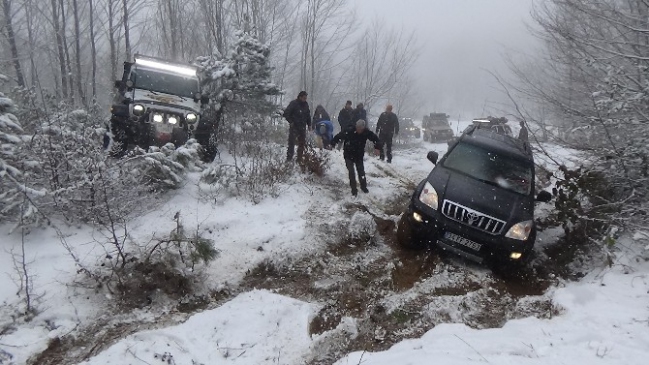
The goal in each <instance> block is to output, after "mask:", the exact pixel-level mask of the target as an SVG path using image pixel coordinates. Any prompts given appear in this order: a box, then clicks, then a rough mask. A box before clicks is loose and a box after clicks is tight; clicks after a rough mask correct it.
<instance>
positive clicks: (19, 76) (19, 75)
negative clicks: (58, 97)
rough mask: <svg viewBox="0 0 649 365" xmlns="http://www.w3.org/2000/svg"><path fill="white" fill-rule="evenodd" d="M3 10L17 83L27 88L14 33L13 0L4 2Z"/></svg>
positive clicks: (4, 0) (3, 0)
mask: <svg viewBox="0 0 649 365" xmlns="http://www.w3.org/2000/svg"><path fill="white" fill-rule="evenodd" d="M2 10H3V12H2V13H3V15H4V28H5V29H4V32H3V33H4V34H5V37H6V38H7V42H9V48H10V49H11V58H12V62H13V65H14V70H15V72H16V82H17V83H18V86H20V87H25V77H24V74H23V69H22V67H21V65H20V54H19V53H18V45H17V44H16V34H15V33H14V27H13V18H14V14H13V13H12V12H11V0H2Z"/></svg>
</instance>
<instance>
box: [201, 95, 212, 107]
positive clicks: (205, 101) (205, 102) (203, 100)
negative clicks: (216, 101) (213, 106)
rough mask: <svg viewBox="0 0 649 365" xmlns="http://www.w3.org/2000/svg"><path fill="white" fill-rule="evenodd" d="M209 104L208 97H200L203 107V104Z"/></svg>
mask: <svg viewBox="0 0 649 365" xmlns="http://www.w3.org/2000/svg"><path fill="white" fill-rule="evenodd" d="M209 102H210V97H209V96H207V95H201V104H203V105H205V104H209Z"/></svg>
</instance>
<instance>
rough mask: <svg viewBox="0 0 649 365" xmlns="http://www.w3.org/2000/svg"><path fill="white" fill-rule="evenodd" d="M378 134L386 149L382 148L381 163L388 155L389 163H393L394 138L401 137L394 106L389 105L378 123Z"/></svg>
mask: <svg viewBox="0 0 649 365" xmlns="http://www.w3.org/2000/svg"><path fill="white" fill-rule="evenodd" d="M376 134H378V136H379V138H380V139H381V143H382V144H383V146H384V148H385V150H386V151H385V153H383V152H384V151H383V150H384V148H381V161H383V160H385V155H386V154H387V155H388V163H391V162H392V138H393V137H394V136H398V135H399V118H397V115H396V114H394V113H393V112H392V105H390V104H388V105H387V106H386V107H385V111H384V112H383V113H381V116H379V121H378V122H377V123H376Z"/></svg>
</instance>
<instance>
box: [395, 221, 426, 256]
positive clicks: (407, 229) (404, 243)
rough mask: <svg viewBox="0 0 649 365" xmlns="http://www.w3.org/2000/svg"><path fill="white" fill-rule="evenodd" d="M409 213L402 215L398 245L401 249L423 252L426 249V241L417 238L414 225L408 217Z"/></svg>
mask: <svg viewBox="0 0 649 365" xmlns="http://www.w3.org/2000/svg"><path fill="white" fill-rule="evenodd" d="M407 214H408V212H405V213H403V214H402V215H401V219H400V220H399V223H398V225H397V243H398V244H399V246H400V247H401V248H404V249H407V250H421V249H424V248H426V245H425V243H424V241H423V240H422V239H421V238H420V237H417V236H416V235H415V234H414V232H413V229H412V223H411V222H410V219H408V216H407Z"/></svg>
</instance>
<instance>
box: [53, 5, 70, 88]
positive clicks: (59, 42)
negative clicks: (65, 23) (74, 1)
mask: <svg viewBox="0 0 649 365" xmlns="http://www.w3.org/2000/svg"><path fill="white" fill-rule="evenodd" d="M50 3H51V5H52V25H53V26H54V34H55V35H56V50H57V53H58V58H59V70H60V72H61V97H62V98H63V99H67V98H68V79H67V72H66V71H65V54H64V52H63V38H64V36H63V34H62V32H61V23H59V20H60V18H59V11H58V7H59V5H58V3H57V1H56V0H50Z"/></svg>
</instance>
